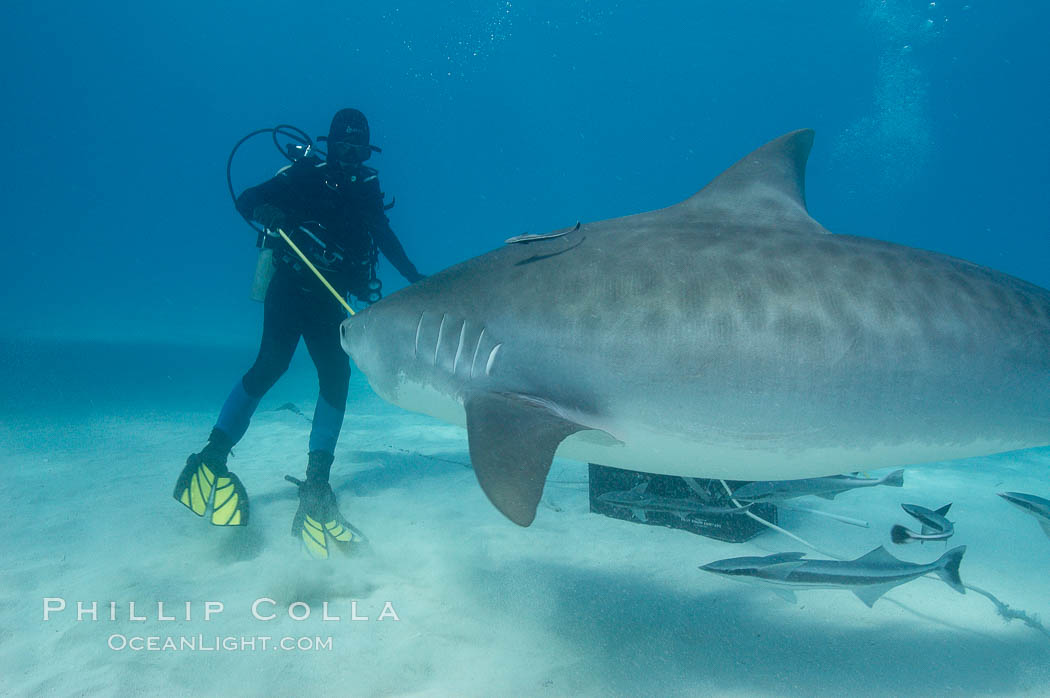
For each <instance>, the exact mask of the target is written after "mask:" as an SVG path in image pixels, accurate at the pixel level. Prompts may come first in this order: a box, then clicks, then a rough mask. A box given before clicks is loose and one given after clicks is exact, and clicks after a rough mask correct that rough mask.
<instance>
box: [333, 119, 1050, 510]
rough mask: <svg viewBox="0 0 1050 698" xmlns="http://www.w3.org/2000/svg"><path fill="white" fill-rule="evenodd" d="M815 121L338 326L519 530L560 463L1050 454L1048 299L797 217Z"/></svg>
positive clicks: (687, 473) (386, 387) (881, 461)
mask: <svg viewBox="0 0 1050 698" xmlns="http://www.w3.org/2000/svg"><path fill="white" fill-rule="evenodd" d="M812 144H813V131H811V130H800V131H795V132H793V133H788V134H786V135H784V136H782V137H780V138H778V139H776V140H774V141H771V142H770V143H768V144H766V145H764V146H762V147H760V148H759V149H757V150H755V151H754V152H752V153H751V154H750V155H748V156H746V157H745V158H743V159H742V160H740V161H739V162H737V163H736V164H734V165H733V166H732V167H730V168H729V169H728V170H726V171H725V172H723V173H722V174H721V175H719V176H718V177H717V178H716V179H714V180H713V181H712V182H711V183H710V184H708V185H707V186H706V187H705V188H703V189H702V190H701V191H699V192H698V193H697V194H695V195H693V196H692V197H690V198H688V199H686V200H685V201H682V202H680V203H678V204H676V205H673V206H670V207H668V208H664V209H660V210H655V211H650V212H646V213H640V214H637V215H631V216H626V217H622V218H614V219H609V220H603V221H598V222H588V223H582V224H577V225H575V226H572V227H569V228H565V229H563V230H559V231H554V232H552V233H548V234H544V235H534V236H530V235H525V236H518V237H516V238H512V239H511V240H509V241H508V244H505V245H503V246H502V247H500V248H498V249H495V250H493V251H491V252H488V253H486V254H482V255H480V256H478V257H475V258H473V259H469V260H467V261H465V262H462V263H460V264H457V265H455V266H452V267H450V268H448V269H445V270H444V271H441V272H439V273H436V274H433V275H432V276H429V277H427V278H425V279H424V280H422V281H420V282H418V283H416V284H413V285H412V286H409V287H407V288H404V289H402V290H400V291H397V292H396V293H393V294H391V295H390V296H388V297H387V298H385V299H383V300H381V301H379V302H378V303H376V304H374V305H372V306H371V307H369V308H368V309H366V310H364V311H362V312H360V313H358V314H357V315H356V316H354V317H351V318H348V319H347V320H346V321H345V322H344V323H343V324H342V326H341V328H340V332H341V340H342V345H343V348H344V349H345V350H346V351H347V353H348V354H349V355H350V356H351V358H352V359H353V360H354V362H355V363H356V364H357V366H358V367H359V368H360V369H361V370H362V371H363V372H364V374H365V375H366V376H367V378H368V381H369V383H370V384H371V386H372V388H373V389H374V390H375V392H376V393H377V394H378V395H379V396H380V397H382V398H384V399H385V400H387V401H389V402H392V403H394V404H396V405H399V406H401V407H403V408H406V409H409V410H413V411H417V412H422V413H424V414H427V415H431V416H433V417H436V418H438V419H441V420H444V421H446V422H449V423H452V424H458V425H461V426H464V427H466V430H467V439H468V445H469V453H470V459H471V462H472V464H473V466H474V470H475V473H476V475H477V479H478V482H479V483H480V485H481V487H482V489H483V490H484V492H485V494H486V495H487V496H488V498H489V499H490V500H491V501H492V503H493V504H494V505H495V506H496V507H497V508H498V509H499V510H500V511H501V512H503V513H504V514H505V515H506V516H507V517H508V518H510V519H511V520H512V521H514V522H515V523H517V524H520V525H522V526H528V525H529V524H530V523H532V521H533V519H534V518H535V515H536V507H537V505H538V503H539V501H540V497H541V496H542V493H543V486H544V481H545V479H546V476H547V473H548V471H549V469H550V466H551V461H552V459H553V457H554V456H555V454H556V453H557V454H558V455H559V456H564V457H568V458H573V459H578V460H582V461H588V462H594V463H602V464H605V465H611V466H614V467H621V468H627V469H631V470H637V471H643V472H649V473H661V474H668V475H677V476H683V477H703V478H726V479H735V480H779V479H795V478H807V477H817V476H824V475H832V474H837V473H842V472H847V471H858V470H870V469H875V468H882V467H888V466H899V465H904V464H917V463H921V462H929V461H939V460H946V459H956V458H966V457H973V456H980V455H987V454H992V453H998V452H1003V451H1008V450H1014V449H1021V448H1027V447H1033V446H1043V445H1047V444H1050V292H1048V291H1047V290H1045V289H1042V288H1039V287H1037V286H1034V285H1032V284H1030V283H1026V282H1024V281H1021V280H1019V279H1017V278H1014V277H1011V276H1008V275H1006V274H1003V273H1000V272H997V271H994V270H992V269H988V268H986V267H982V266H979V265H976V264H972V263H970V262H966V261H963V260H961V259H956V258H953V257H949V256H945V255H943V254H938V253H936V252H930V251H926V250H920V249H913V248H909V247H905V246H903V245H898V244H894V243H890V242H884V241H881V240H877V239H869V238H863V237H854V236H849V235H838V234H831V233H829V231H827V230H826V229H824V228H823V227H822V226H821V225H820V224H819V223H818V222H817V221H815V220H814V219H813V218H812V217H810V215H809V213H808V211H807V209H806V203H805V180H804V176H805V166H806V161H807V158H808V157H809V152H810V149H811V147H812Z"/></svg>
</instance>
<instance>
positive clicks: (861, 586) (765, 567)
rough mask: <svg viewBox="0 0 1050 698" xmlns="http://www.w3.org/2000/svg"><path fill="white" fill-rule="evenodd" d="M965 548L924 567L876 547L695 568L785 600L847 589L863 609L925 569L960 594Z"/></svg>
mask: <svg viewBox="0 0 1050 698" xmlns="http://www.w3.org/2000/svg"><path fill="white" fill-rule="evenodd" d="M964 552H966V546H965V545H961V546H959V547H958V548H952V549H951V550H949V551H948V552H946V553H945V554H944V555H942V556H941V557H940V558H939V559H937V560H935V561H934V562H931V563H929V564H926V565H916V564H913V563H911V562H904V561H903V560H898V559H897V558H895V557H894V556H893V555H891V554H890V553H889V552H887V551H886V548H883V547H882V546H881V545H880V546H879V547H878V548H875V549H874V550H872V551H871V552H870V553H868V554H867V555H864V556H863V557H858V558H857V559H856V560H848V561H847V560H805V559H803V558H804V556H805V553H777V554H775V555H767V556H765V557H734V558H729V559H728V560H718V561H716V562H712V563H710V564H707V565H701V567H700V569H702V570H705V571H707V572H714V573H715V574H721V575H725V576H727V577H732V578H733V579H737V580H740V581H745V582H761V583H763V584H768V585H771V588H772V590H773V591H775V592H776V593H777V594H778V595H779V596H782V597H784V598H786V599H788V600H790V601H794V600H795V594H794V593H793V592H792V589H793V588H803V589H849V590H850V591H852V592H853V593H854V594H856V595H857V597H858V598H860V600H861V601H863V602H864V603H866V604H867V605H868V606H869V607H870V606H872V605H874V604H875V602H876V601H878V600H879V598H880V597H881V596H882V595H883V594H885V593H886V592H887V591H889V590H890V589H892V588H893V587H895V586H898V585H900V584H904V583H905V582H910V581H911V580H913V579H915V578H917V577H921V576H923V575H924V574H927V573H928V572H936V573H937V575H938V576H940V578H941V579H943V580H944V581H945V582H946V583H947V584H948V585H949V586H950V587H951V588H952V589H955V590H956V591H958V592H959V593H960V594H965V593H966V588H965V587H964V586H963V583H962V580H961V579H960V578H959V563H960V562H961V561H962V556H963V553H964Z"/></svg>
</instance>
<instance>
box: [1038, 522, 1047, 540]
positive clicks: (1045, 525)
mask: <svg viewBox="0 0 1050 698" xmlns="http://www.w3.org/2000/svg"><path fill="white" fill-rule="evenodd" d="M1039 525H1040V526H1041V527H1042V529H1043V533H1045V534H1046V537H1047V538H1050V523H1047V522H1046V521H1040V522H1039Z"/></svg>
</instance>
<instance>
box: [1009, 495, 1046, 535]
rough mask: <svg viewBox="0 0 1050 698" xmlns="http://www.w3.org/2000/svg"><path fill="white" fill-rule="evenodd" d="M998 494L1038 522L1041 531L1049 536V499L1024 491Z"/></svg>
mask: <svg viewBox="0 0 1050 698" xmlns="http://www.w3.org/2000/svg"><path fill="white" fill-rule="evenodd" d="M999 496H1000V497H1002V498H1003V499H1005V500H1006V501H1008V502H1010V504H1013V505H1014V506H1015V507H1017V508H1018V509H1020V510H1021V511H1023V512H1024V513H1026V514H1031V515H1032V516H1034V517H1035V518H1036V521H1038V522H1039V526H1040V527H1041V528H1042V529H1043V533H1045V534H1046V536H1047V538H1050V500H1048V499H1043V498H1042V497H1036V496H1035V495H1034V494H1025V493H1024V492H1000V493H999Z"/></svg>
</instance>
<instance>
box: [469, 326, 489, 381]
mask: <svg viewBox="0 0 1050 698" xmlns="http://www.w3.org/2000/svg"><path fill="white" fill-rule="evenodd" d="M484 338H485V328H484V327H482V328H481V333H480V334H478V345H477V346H476V347H474V358H473V359H471V360H470V377H471V378H473V377H474V365H475V364H477V363H478V352H479V351H481V340H483V339H484Z"/></svg>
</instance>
